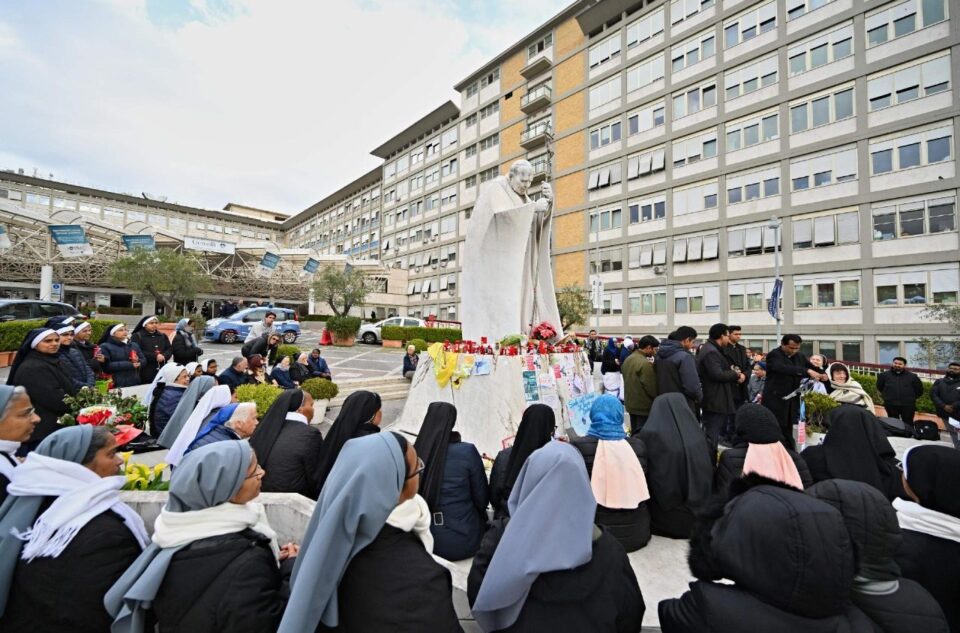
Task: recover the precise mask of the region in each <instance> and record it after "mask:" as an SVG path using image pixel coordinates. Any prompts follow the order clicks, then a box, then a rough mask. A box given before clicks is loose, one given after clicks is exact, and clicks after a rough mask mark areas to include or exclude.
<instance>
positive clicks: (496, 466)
mask: <svg viewBox="0 0 960 633" xmlns="http://www.w3.org/2000/svg"><path fill="white" fill-rule="evenodd" d="M512 448H513V447H508V448H505V449H503V450H502V451H500V452H499V453H497V457H496V459H494V460H493V467H492V468H491V469H490V505H491V506H492V507H493V518H494V519H503V518H506V517H508V516H510V511H509V510H508V509H507V501H508V500H509V499H510V491H511V488H507V481H506V480H507V463H508V462H509V461H510V450H511V449H512Z"/></svg>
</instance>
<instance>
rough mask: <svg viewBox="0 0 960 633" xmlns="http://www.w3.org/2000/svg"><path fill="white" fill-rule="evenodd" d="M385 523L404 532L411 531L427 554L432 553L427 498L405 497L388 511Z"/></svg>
mask: <svg viewBox="0 0 960 633" xmlns="http://www.w3.org/2000/svg"><path fill="white" fill-rule="evenodd" d="M387 525H391V526H393V527H395V528H397V529H398V530H403V531H404V532H410V531H412V532H413V533H414V534H416V535H417V536H418V537H420V541H421V542H422V543H423V548H424V549H425V550H427V553H428V554H432V553H433V534H431V533H430V506H428V505H427V500H426V499H424V498H423V497H421V496H420V495H414V496H413V499H407V500H406V501H404V502H403V503H401V504H400V505H398V506H397V507H396V508H394V509H393V512H391V513H390V516H388V517H387Z"/></svg>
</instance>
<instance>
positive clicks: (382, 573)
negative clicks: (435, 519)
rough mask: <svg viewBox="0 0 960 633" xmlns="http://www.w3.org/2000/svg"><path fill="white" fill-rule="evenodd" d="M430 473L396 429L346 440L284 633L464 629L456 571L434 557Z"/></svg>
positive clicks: (312, 531)
mask: <svg viewBox="0 0 960 633" xmlns="http://www.w3.org/2000/svg"><path fill="white" fill-rule="evenodd" d="M422 472H423V463H422V462H421V461H420V460H419V458H418V457H417V453H416V450H415V449H414V448H413V446H412V445H411V444H409V443H408V442H407V441H406V440H405V439H404V438H403V437H402V436H400V435H398V434H396V433H380V434H375V435H368V436H366V437H360V438H357V439H352V440H350V441H349V442H347V443H346V444H345V445H344V446H343V450H342V451H341V452H340V455H339V458H338V459H337V461H336V464H335V465H334V467H333V469H332V470H331V471H330V474H329V478H328V479H327V484H328V485H326V486H325V487H324V488H323V491H322V492H321V493H320V498H319V499H318V500H317V505H316V508H315V509H314V511H313V516H312V517H311V518H310V524H309V525H308V526H307V530H306V533H305V535H304V540H303V544H302V545H301V550H300V555H299V556H297V562H296V564H295V566H294V569H293V577H292V579H291V587H290V601H289V603H288V604H287V609H286V611H285V612H284V614H283V620H282V621H281V622H280V628H279V632H280V633H303V632H304V631H314V630H316V631H321V632H326V631H337V632H338V633H367V632H371V631H430V633H458V632H461V631H462V629H461V628H460V624H459V622H458V621H457V614H456V612H455V611H454V609H453V601H452V591H453V588H452V583H451V580H450V572H449V571H447V569H446V568H444V567H442V566H441V565H440V564H439V563H437V562H436V561H435V560H434V559H433V557H432V556H431V554H430V552H431V547H432V541H433V539H432V537H431V535H430V519H429V516H428V514H429V511H428V510H427V509H426V503H425V502H424V501H423V499H422V498H420V497H419V495H417V488H418V486H419V483H420V482H419V478H420V474H421V473H422ZM318 625H319V626H318Z"/></svg>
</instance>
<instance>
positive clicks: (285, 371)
mask: <svg viewBox="0 0 960 633" xmlns="http://www.w3.org/2000/svg"><path fill="white" fill-rule="evenodd" d="M270 380H271V381H272V382H273V383H274V384H275V385H279V386H280V387H283V388H284V389H296V388H297V384H296V383H295V382H293V378H292V377H291V375H290V357H289V356H284V357H283V358H281V359H280V362H279V363H277V364H276V365H274V366H273V371H272V372H270Z"/></svg>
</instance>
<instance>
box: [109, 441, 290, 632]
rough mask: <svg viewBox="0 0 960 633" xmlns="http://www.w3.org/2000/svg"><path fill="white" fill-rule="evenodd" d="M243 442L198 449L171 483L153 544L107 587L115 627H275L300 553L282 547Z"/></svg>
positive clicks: (224, 629)
mask: <svg viewBox="0 0 960 633" xmlns="http://www.w3.org/2000/svg"><path fill="white" fill-rule="evenodd" d="M263 474H264V472H263V469H262V468H260V465H259V464H258V463H257V457H256V454H255V453H254V451H253V449H252V448H250V444H249V443H248V442H246V441H243V440H241V441H237V442H216V443H214V444H208V445H207V446H203V447H201V448H198V449H197V450H195V451H192V452H191V453H189V454H188V455H186V456H185V457H184V458H183V461H182V462H180V467H179V468H177V470H176V471H175V472H174V474H173V477H172V478H171V480H170V494H169V497H168V500H167V503H166V505H165V506H164V507H163V510H161V512H160V516H159V517H158V518H157V520H156V524H155V526H154V532H153V542H152V543H151V544H150V546H149V547H147V549H146V550H144V552H143V554H141V555H140V557H139V558H138V559H137V560H136V561H135V562H134V563H133V565H131V566H130V568H129V569H128V570H127V571H126V573H125V574H124V575H123V576H122V577H121V578H120V579H119V580H118V581H117V583H116V584H115V585H114V586H113V587H112V588H111V589H110V591H109V592H107V595H106V598H105V600H104V603H105V604H106V607H107V610H108V611H109V612H110V614H111V615H112V616H114V618H115V620H114V623H113V627H112V629H111V630H112V631H113V633H145V632H146V631H152V630H153V624H154V622H155V623H156V624H157V625H159V631H161V633H163V632H167V631H169V632H173V631H184V632H186V631H198V632H199V631H204V632H205V633H217V632H220V631H222V632H224V633H227V632H230V633H255V632H259V631H274V630H276V628H277V624H278V623H279V622H280V616H281V614H282V613H283V609H284V606H285V605H286V595H287V588H286V583H287V579H288V578H289V574H290V571H291V570H292V564H291V562H292V560H293V558H294V557H295V556H296V554H297V546H296V545H293V544H287V545H284V546H283V547H282V548H281V547H278V545H277V535H276V533H275V532H274V531H273V529H271V527H270V524H269V523H268V522H267V518H266V514H265V512H264V508H263V506H262V505H261V504H259V503H255V502H254V501H253V500H254V499H255V498H256V497H257V496H258V495H259V494H260V480H261V479H262V478H263Z"/></svg>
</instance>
